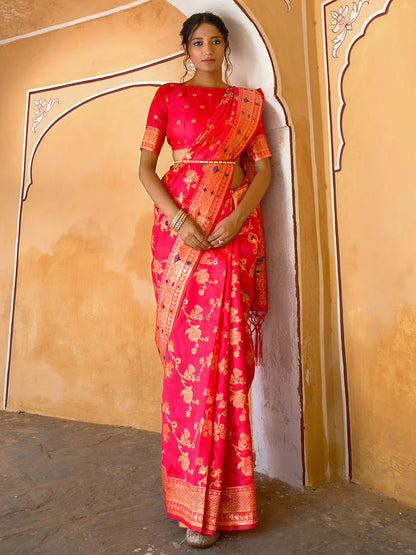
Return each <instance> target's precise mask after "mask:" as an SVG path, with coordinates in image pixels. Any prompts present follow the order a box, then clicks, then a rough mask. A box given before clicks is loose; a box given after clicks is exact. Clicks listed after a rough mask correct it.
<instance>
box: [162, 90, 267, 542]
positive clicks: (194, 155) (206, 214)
mask: <svg viewBox="0 0 416 555" xmlns="http://www.w3.org/2000/svg"><path fill="white" fill-rule="evenodd" d="M262 104H263V98H262V95H261V93H260V92H259V91H255V90H249V89H236V88H229V89H227V91H226V93H225V94H224V98H223V100H222V102H221V103H220V106H219V107H218V110H217V111H216V113H215V115H214V116H213V117H212V119H211V122H210V125H208V127H207V130H206V131H204V132H203V133H202V134H201V136H200V137H199V138H198V140H197V141H196V143H195V144H194V145H193V147H192V148H191V149H190V151H189V152H188V154H187V156H186V160H189V159H193V160H198V159H204V160H218V159H220V160H224V161H226V160H230V161H234V160H236V159H237V158H238V157H239V156H240V154H241V152H242V151H243V150H244V148H245V147H246V145H247V143H248V142H249V140H250V137H251V136H252V134H253V133H254V131H255V129H256V127H257V124H258V121H259V118H260V115H261V109H262ZM233 168H234V166H233V165H232V164H227V163H223V164H218V165H215V164H205V165H203V164H201V165H199V164H186V161H185V162H184V163H182V164H180V165H179V167H175V168H171V169H170V170H169V172H168V173H167V174H166V175H165V176H164V178H163V181H164V183H165V186H166V188H167V189H168V191H169V192H170V194H171V195H172V196H173V198H174V199H175V200H176V202H177V203H178V205H179V206H180V207H181V208H183V209H184V210H186V211H187V213H188V214H189V215H190V216H191V217H193V218H194V219H195V220H196V221H197V222H198V223H199V225H200V226H201V228H202V230H203V231H204V233H206V234H209V233H210V231H211V230H212V229H213V227H214V226H215V224H216V222H217V221H219V220H220V219H222V218H224V217H226V216H227V215H229V214H230V213H231V212H232V211H233V210H234V208H235V206H236V205H237V204H238V202H239V201H240V200H241V198H242V197H243V195H244V192H245V191H246V190H247V187H248V185H249V183H248V182H245V183H244V184H243V185H242V186H241V187H240V188H239V189H233V190H230V183H231V180H232V174H233ZM246 175H249V172H247V173H246ZM263 243H264V238H263V227H262V221H261V212H260V208H259V207H258V208H256V209H255V211H254V212H253V213H252V214H251V216H250V217H249V218H248V219H247V220H246V222H245V223H244V224H243V226H242V228H241V230H240V232H239V234H238V235H237V236H236V237H235V238H234V239H233V240H232V241H231V242H230V243H228V244H227V245H225V246H224V247H222V248H217V249H209V250H207V251H202V252H201V251H196V250H195V249H192V248H191V247H188V246H187V245H186V244H185V243H183V241H182V240H181V239H180V238H179V237H178V236H177V235H176V234H175V233H174V232H172V231H171V229H170V227H169V224H168V222H167V220H166V218H165V216H164V215H163V214H161V213H160V211H159V210H158V209H156V210H155V223H154V228H153V241H152V251H153V262H152V270H153V279H154V287H155V292H156V300H157V325H156V343H157V345H158V349H159V353H160V356H161V360H162V363H163V367H164V385H163V396H162V476H163V489H164V498H165V505H166V510H167V514H168V516H170V517H172V518H174V519H176V520H179V521H181V522H182V523H184V524H186V525H187V526H188V527H190V528H192V529H194V530H197V531H202V532H205V533H209V534H213V533H215V531H216V530H217V529H224V530H234V529H244V528H253V527H255V526H256V524H257V511H256V500H255V490H254V464H253V455H252V446H251V431H250V420H249V407H248V393H249V387H250V385H251V382H252V379H253V376H254V355H253V346H252V342H251V338H250V331H249V325H248V313H249V310H250V309H253V308H255V309H258V308H259V306H260V305H262V307H261V308H263V309H264V308H265V307H264V299H265V293H264V291H263V292H262V293H261V294H260V295H258V294H256V288H255V285H256V282H258V281H259V280H258V277H259V268H260V266H262V268H263V267H264V244H263ZM259 261H260V262H259ZM262 286H263V287H265V282H264V283H263V285H262ZM259 299H262V302H261V303H259V302H258V301H259Z"/></svg>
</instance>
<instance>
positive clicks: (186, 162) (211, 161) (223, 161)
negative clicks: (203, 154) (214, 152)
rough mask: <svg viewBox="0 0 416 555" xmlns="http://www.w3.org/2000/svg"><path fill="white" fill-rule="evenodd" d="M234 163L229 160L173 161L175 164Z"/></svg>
mask: <svg viewBox="0 0 416 555" xmlns="http://www.w3.org/2000/svg"><path fill="white" fill-rule="evenodd" d="M182 162H183V163H184V164H236V163H237V162H232V161H231V160H176V161H175V162H173V165H175V164H182Z"/></svg>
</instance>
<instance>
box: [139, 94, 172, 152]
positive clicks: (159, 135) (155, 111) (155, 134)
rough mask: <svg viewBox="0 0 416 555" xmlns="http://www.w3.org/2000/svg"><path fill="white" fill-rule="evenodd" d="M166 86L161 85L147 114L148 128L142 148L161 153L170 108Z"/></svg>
mask: <svg viewBox="0 0 416 555" xmlns="http://www.w3.org/2000/svg"><path fill="white" fill-rule="evenodd" d="M166 95H167V90H166V86H165V85H162V86H161V87H159V88H158V89H157V91H156V93H155V96H154V97H153V100H152V103H151V104H150V108H149V114H148V116H147V122H146V129H145V131H144V135H143V139H142V142H141V144H140V148H144V149H146V150H150V151H151V152H154V153H155V154H157V155H158V154H159V153H160V150H161V148H162V145H163V143H164V141H165V135H166V123H167V119H168V110H167V103H166Z"/></svg>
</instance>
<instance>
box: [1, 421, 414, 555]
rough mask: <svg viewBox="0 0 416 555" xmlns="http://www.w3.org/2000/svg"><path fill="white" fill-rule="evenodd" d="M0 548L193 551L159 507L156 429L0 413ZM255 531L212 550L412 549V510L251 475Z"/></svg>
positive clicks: (355, 493) (356, 490) (357, 490)
mask: <svg viewBox="0 0 416 555" xmlns="http://www.w3.org/2000/svg"><path fill="white" fill-rule="evenodd" d="M0 445H1V451H0V553H1V554H2V555H3V554H4V555H12V554H25V555H26V554H29V553H30V554H31V553H35V554H40V555H48V554H57V555H67V554H69V555H78V554H88V555H89V554H98V553H111V554H128V553H139V554H140V555H144V554H146V555H163V554H164V555H172V554H179V553H195V552H196V550H195V549H192V548H190V547H187V545H186V543H185V541H184V531H183V530H182V529H180V528H179V527H178V526H177V525H176V524H175V523H174V522H173V521H171V520H170V519H168V518H166V516H165V513H164V507H163V501H162V492H161V481H160V468H159V467H160V437H159V435H158V434H154V433H150V432H143V431H139V430H134V429H131V428H120V427H113V426H102V425H93V424H86V423H82V422H72V421H66V420H59V419H55V418H46V417H42V416H34V415H29V414H23V413H21V414H16V413H8V412H0ZM257 478H258V479H257V487H258V506H259V513H260V524H259V527H258V528H257V530H254V531H249V532H233V533H225V534H223V536H222V538H221V539H220V540H219V541H218V542H217V544H215V545H214V546H213V547H211V548H210V551H209V553H210V554H212V555H214V554H215V553H222V554H223V553H228V554H230V555H239V554H244V555H252V554H255V555H267V554H292V553H293V554H294V553H297V554H310V553H317V554H326V553H335V554H337V555H347V554H350V553H351V554H355V553H370V554H371V553H395V554H404V553H414V554H416V510H414V509H410V508H408V507H406V506H403V505H400V504H399V503H397V502H396V501H395V500H394V499H388V498H385V497H382V496H380V495H376V494H374V493H372V492H369V491H367V490H365V489H363V488H361V487H358V486H357V485H354V484H344V483H343V484H334V485H330V486H328V487H325V488H322V489H319V490H314V491H307V492H300V491H297V490H294V489H292V488H290V487H289V486H287V485H286V484H283V483H281V482H277V481H275V480H270V479H267V478H265V477H262V476H258V477H257Z"/></svg>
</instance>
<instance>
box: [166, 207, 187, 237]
mask: <svg viewBox="0 0 416 555" xmlns="http://www.w3.org/2000/svg"><path fill="white" fill-rule="evenodd" d="M187 217H188V214H187V213H186V212H185V211H184V210H179V211H178V212H177V213H176V214H175V216H174V217H173V218H172V221H171V222H170V227H171V229H173V231H176V232H178V231H179V230H180V228H181V227H182V224H183V223H184V221H185V220H186V218H187Z"/></svg>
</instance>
